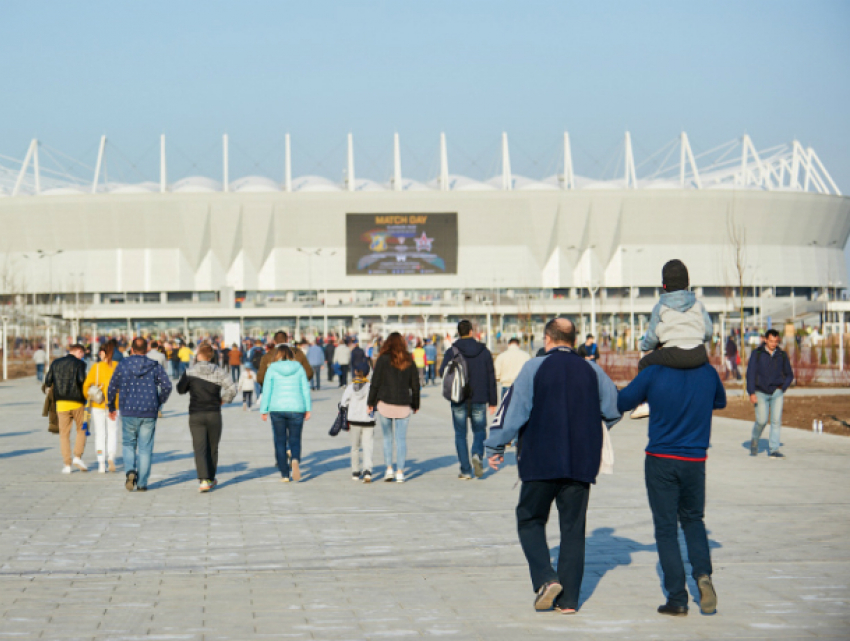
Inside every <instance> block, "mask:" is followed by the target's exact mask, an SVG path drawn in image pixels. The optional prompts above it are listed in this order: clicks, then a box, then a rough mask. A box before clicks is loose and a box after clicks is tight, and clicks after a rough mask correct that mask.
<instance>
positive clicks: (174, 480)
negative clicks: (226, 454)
mask: <svg viewBox="0 0 850 641" xmlns="http://www.w3.org/2000/svg"><path fill="white" fill-rule="evenodd" d="M247 469H248V463H247V462H246V461H241V462H239V463H234V464H232V465H222V466H220V467H219V468H218V470H217V472H218V473H219V474H222V473H224V474H229V473H233V472H244V471H245V470H247ZM197 480H198V472H197V471H196V470H195V469H194V468H193V469H191V470H184V471H183V472H180V473H178V474H175V475H174V476H170V477H169V478H167V479H163V480H162V481H157V482H156V483H151V484H150V485H149V486H148V487H149V489H152V490H154V489H162V488H164V487H169V486H170V485H180V484H181V483H188V482H189V481H197ZM230 484H232V480H231V481H229V482H227V483H222V484H221V486H224V485H230ZM221 486H220V487H221Z"/></svg>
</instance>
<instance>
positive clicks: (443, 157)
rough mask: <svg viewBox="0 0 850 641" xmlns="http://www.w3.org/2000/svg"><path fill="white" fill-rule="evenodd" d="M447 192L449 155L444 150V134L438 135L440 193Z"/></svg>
mask: <svg viewBox="0 0 850 641" xmlns="http://www.w3.org/2000/svg"><path fill="white" fill-rule="evenodd" d="M448 190H449V153H448V150H447V149H446V134H444V133H441V134H440V191H448Z"/></svg>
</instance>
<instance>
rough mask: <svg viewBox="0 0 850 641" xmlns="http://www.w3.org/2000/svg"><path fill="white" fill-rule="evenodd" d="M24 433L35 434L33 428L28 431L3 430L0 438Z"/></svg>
mask: <svg viewBox="0 0 850 641" xmlns="http://www.w3.org/2000/svg"><path fill="white" fill-rule="evenodd" d="M25 434H35V430H30V431H29V432H5V433H3V434H0V438H3V437H4V436H24V435H25Z"/></svg>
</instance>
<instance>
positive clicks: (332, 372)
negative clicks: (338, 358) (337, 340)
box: [327, 361, 334, 383]
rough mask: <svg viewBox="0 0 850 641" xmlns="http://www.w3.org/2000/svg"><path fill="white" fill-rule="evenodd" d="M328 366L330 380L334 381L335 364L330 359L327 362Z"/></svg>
mask: <svg viewBox="0 0 850 641" xmlns="http://www.w3.org/2000/svg"><path fill="white" fill-rule="evenodd" d="M327 366H328V382H330V383H333V381H334V364H333V363H331V362H330V361H328V362H327Z"/></svg>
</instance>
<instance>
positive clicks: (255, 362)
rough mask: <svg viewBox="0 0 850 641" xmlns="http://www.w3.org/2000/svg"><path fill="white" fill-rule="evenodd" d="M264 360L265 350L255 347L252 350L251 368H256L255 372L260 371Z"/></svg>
mask: <svg viewBox="0 0 850 641" xmlns="http://www.w3.org/2000/svg"><path fill="white" fill-rule="evenodd" d="M262 360H263V350H262V349H260V348H259V347H255V348H254V349H252V350H251V367H253V368H254V371H255V372H259V371H260V363H261V362H262Z"/></svg>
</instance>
